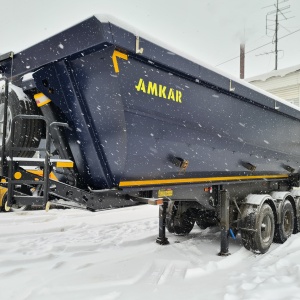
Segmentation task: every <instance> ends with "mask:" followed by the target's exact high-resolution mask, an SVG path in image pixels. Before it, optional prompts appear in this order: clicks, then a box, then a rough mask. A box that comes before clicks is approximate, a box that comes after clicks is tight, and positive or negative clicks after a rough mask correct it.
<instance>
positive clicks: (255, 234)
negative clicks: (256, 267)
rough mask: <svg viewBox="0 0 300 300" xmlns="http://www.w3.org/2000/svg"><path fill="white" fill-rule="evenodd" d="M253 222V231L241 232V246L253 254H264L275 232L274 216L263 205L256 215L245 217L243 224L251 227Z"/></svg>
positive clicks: (269, 208)
mask: <svg viewBox="0 0 300 300" xmlns="http://www.w3.org/2000/svg"><path fill="white" fill-rule="evenodd" d="M253 222H255V225H254V231H248V230H242V232H241V235H242V241H243V245H244V247H245V248H246V249H248V250H252V251H253V252H255V253H261V254H263V253H266V252H267V251H268V250H269V248H270V246H271V244H272V242H273V238H274V231H275V221H274V214H273V211H272V208H271V207H270V205H269V204H267V203H265V204H263V206H262V207H261V209H260V211H259V213H258V214H253V213H252V214H249V215H247V216H246V220H245V224H249V225H251V224H253ZM250 228H251V227H250Z"/></svg>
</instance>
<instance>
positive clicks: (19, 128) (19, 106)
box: [0, 90, 42, 157]
mask: <svg viewBox="0 0 300 300" xmlns="http://www.w3.org/2000/svg"><path fill="white" fill-rule="evenodd" d="M20 114H24V115H37V114H38V112H37V109H36V107H35V106H34V104H33V103H31V101H30V100H29V99H28V98H27V96H26V95H25V94H23V95H22V99H19V98H18V96H17V94H16V92H15V91H14V90H11V91H10V92H9V94H8V110H7V128H6V145H9V143H10V141H11V127H12V120H13V118H14V117H15V116H17V115H20ZM3 119H4V94H1V97H0V151H1V148H2V136H3V123H1V122H3ZM41 132H42V126H41V122H40V120H31V119H26V120H25V119H18V120H17V121H16V123H15V132H14V136H15V146H16V147H32V148H36V147H37V146H38V145H39V143H40V140H41ZM34 153H35V152H34V151H26V150H23V151H17V152H15V153H14V156H20V157H32V156H33V155H34Z"/></svg>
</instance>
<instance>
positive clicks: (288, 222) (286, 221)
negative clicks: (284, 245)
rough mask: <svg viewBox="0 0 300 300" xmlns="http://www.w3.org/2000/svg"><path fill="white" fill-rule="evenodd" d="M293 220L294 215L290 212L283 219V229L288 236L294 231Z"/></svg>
mask: <svg viewBox="0 0 300 300" xmlns="http://www.w3.org/2000/svg"><path fill="white" fill-rule="evenodd" d="M292 218H293V216H292V213H291V212H290V211H286V213H285V215H284V218H283V229H284V232H285V233H286V234H289V233H291V232H292V230H293V228H292V223H293V220H292Z"/></svg>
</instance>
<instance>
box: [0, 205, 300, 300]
mask: <svg viewBox="0 0 300 300" xmlns="http://www.w3.org/2000/svg"><path fill="white" fill-rule="evenodd" d="M0 216H1V218H0V224H1V226H0V228H1V234H0V299H1V300H8V299H9V300H11V299H18V300H20V299H22V300H23V299H24V300H25V299H26V300H29V299H30V300H31V299H38V300H40V299H43V300H47V299H63V300H65V299H72V300H76V299H85V300H90V299H101V300H102V299H103V300H110V299H126V300H127V299H128V300H134V299H138V300H141V299H142V300H146V299H172V300H173V299H174V300H176V299H180V300H182V299H184V300H190V299H205V300H206V299H209V300H214V299H225V300H239V299H248V300H250V299H260V300H263V299H270V300H271V299H272V300H276V299H288V300H292V299H300V234H297V235H293V236H292V237H291V238H290V239H289V240H288V241H287V242H286V243H285V244H283V245H276V244H274V245H272V247H271V249H270V250H269V252H268V253H267V254H265V255H255V254H253V253H251V252H249V251H247V250H245V249H244V248H243V247H242V246H241V240H240V237H239V236H238V238H237V240H233V239H231V240H230V251H231V253H232V254H231V255H230V256H228V257H219V256H217V253H218V251H219V248H220V246H219V234H220V232H219V230H218V228H210V229H206V230H200V229H199V228H197V226H195V228H194V229H193V231H192V233H191V234H190V235H189V236H186V237H179V236H173V235H170V234H168V237H169V241H170V245H168V246H160V245H158V244H156V243H155V239H156V237H157V232H158V207H155V206H148V205H143V206H136V207H130V208H124V209H115V210H108V211H100V212H96V213H92V212H89V211H82V210H73V209H67V210H60V209H52V210H50V211H49V212H48V213H47V212H45V211H25V212H16V213H1V215H0Z"/></svg>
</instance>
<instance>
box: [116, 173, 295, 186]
mask: <svg viewBox="0 0 300 300" xmlns="http://www.w3.org/2000/svg"><path fill="white" fill-rule="evenodd" d="M288 177H289V175H287V174H280V175H250V176H225V177H207V178H180V179H160V180H136V181H121V182H120V184H119V187H130V186H142V185H160V184H181V183H201V182H212V181H239V180H252V179H284V178H288Z"/></svg>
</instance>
